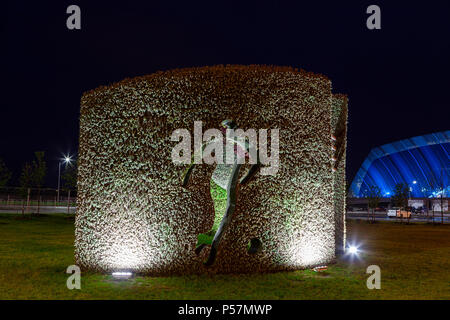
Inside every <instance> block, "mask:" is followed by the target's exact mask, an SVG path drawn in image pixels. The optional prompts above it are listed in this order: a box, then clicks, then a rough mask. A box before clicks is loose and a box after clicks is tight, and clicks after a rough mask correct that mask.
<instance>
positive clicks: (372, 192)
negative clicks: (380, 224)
mask: <svg viewBox="0 0 450 320" xmlns="http://www.w3.org/2000/svg"><path fill="white" fill-rule="evenodd" d="M367 200H368V207H369V208H371V209H372V223H374V222H375V208H377V207H378V205H379V204H380V201H381V191H380V188H378V186H370V187H369V191H368V193H367ZM367 214H368V215H369V212H367Z"/></svg>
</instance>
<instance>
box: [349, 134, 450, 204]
mask: <svg viewBox="0 0 450 320" xmlns="http://www.w3.org/2000/svg"><path fill="white" fill-rule="evenodd" d="M449 153H450V131H443V132H436V133H432V134H427V135H423V136H418V137H413V138H409V139H405V140H400V141H396V142H392V143H388V144H385V145H382V146H380V147H376V148H373V149H372V150H371V151H370V153H369V155H368V156H367V158H366V159H365V161H364V162H363V164H362V166H361V168H360V169H359V171H358V172H357V174H356V176H355V178H354V180H353V182H352V184H351V185H350V190H349V195H350V197H355V198H365V197H367V194H368V191H369V189H370V186H378V187H379V188H380V191H381V195H382V196H383V197H384V198H390V197H391V195H392V194H393V192H394V189H395V185H396V184H398V183H404V184H406V185H407V186H408V187H409V190H410V197H411V198H440V197H441V195H442V197H445V198H446V197H448V196H449V194H450V187H449V171H450V157H449Z"/></svg>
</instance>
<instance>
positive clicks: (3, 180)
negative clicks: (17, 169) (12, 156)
mask: <svg viewBox="0 0 450 320" xmlns="http://www.w3.org/2000/svg"><path fill="white" fill-rule="evenodd" d="M9 179H11V171H9V169H8V168H7V167H6V164H5V163H4V162H3V160H2V159H0V188H3V187H5V186H6V185H7V184H8V181H9Z"/></svg>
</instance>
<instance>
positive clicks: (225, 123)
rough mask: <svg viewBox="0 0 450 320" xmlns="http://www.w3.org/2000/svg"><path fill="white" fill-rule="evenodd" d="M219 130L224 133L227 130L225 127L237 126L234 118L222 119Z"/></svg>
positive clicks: (234, 127)
mask: <svg viewBox="0 0 450 320" xmlns="http://www.w3.org/2000/svg"><path fill="white" fill-rule="evenodd" d="M220 125H221V127H220V130H221V131H222V132H223V133H225V132H226V131H227V129H236V128H237V123H236V122H234V120H232V119H225V120H223V121H222V123H221V124H220Z"/></svg>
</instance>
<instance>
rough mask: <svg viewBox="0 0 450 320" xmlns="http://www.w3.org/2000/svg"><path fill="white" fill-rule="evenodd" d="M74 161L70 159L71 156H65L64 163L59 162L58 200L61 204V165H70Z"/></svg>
mask: <svg viewBox="0 0 450 320" xmlns="http://www.w3.org/2000/svg"><path fill="white" fill-rule="evenodd" d="M71 160H72V159H71V158H70V156H64V159H63V160H62V161H59V162H58V191H57V192H58V199H57V202H58V203H59V186H60V184H61V163H65V164H66V165H67V164H68V163H70V161H71Z"/></svg>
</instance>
